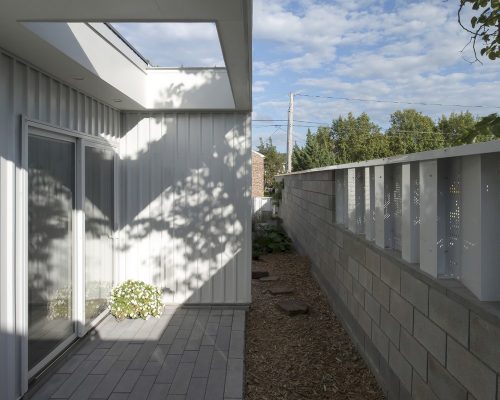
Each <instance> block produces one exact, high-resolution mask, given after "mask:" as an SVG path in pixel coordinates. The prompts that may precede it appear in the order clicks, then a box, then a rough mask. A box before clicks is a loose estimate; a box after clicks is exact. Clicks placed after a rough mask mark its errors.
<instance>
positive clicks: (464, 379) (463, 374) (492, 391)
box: [446, 337, 497, 400]
mask: <svg viewBox="0 0 500 400" xmlns="http://www.w3.org/2000/svg"><path fill="white" fill-rule="evenodd" d="M446 368H447V369H448V370H449V371H450V372H451V374H452V375H453V376H455V378H457V379H458V381H459V382H460V383H461V384H462V385H464V386H465V387H466V388H467V390H469V391H470V392H471V393H472V394H473V395H474V396H475V397H477V398H478V399H484V400H495V396H496V385H497V382H496V380H497V377H496V374H495V372H494V371H493V370H491V369H489V368H488V367H487V366H485V365H484V364H483V363H482V362H481V361H479V360H478V359H477V358H476V357H474V356H473V355H472V354H471V353H470V352H468V351H467V350H466V349H465V348H463V347H462V346H461V345H460V344H458V343H457V342H456V341H455V340H453V339H452V338H450V337H448V346H447V352H446Z"/></svg>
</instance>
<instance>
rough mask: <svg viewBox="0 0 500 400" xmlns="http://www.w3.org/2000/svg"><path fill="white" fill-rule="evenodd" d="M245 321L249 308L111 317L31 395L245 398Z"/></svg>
mask: <svg viewBox="0 0 500 400" xmlns="http://www.w3.org/2000/svg"><path fill="white" fill-rule="evenodd" d="M244 321H245V311H244V310H238V309H220V308H174V307H166V308H165V311H164V313H163V315H162V316H161V318H151V319H149V320H147V321H143V320H125V321H121V322H118V321H116V320H115V319H114V318H113V317H108V318H107V319H106V320H105V321H104V322H103V323H101V324H100V325H99V326H98V327H97V328H96V330H95V334H93V335H90V336H89V337H87V338H86V339H84V342H83V343H82V344H81V345H80V346H79V347H77V348H76V349H74V350H72V351H70V354H69V355H68V356H67V358H66V360H65V361H64V362H63V364H62V366H60V367H59V368H58V370H57V371H55V372H54V373H53V374H52V375H51V376H50V377H49V378H48V379H47V380H46V382H45V383H44V384H43V385H41V386H39V387H38V388H37V390H36V391H31V392H30V393H28V398H30V399H35V400H46V399H56V398H57V399H120V400H121V399H127V400H133V399H134V400H135V399H143V400H159V399H162V400H163V399H165V400H166V399H179V400H187V399H197V400H198V399H199V400H202V399H207V400H219V399H220V400H229V399H231V400H238V399H242V398H243V377H244V367H243V366H244V363H243V359H244V334H245V333H244V329H245V323H244Z"/></svg>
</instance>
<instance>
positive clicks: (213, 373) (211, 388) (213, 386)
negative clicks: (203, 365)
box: [205, 369, 226, 400]
mask: <svg viewBox="0 0 500 400" xmlns="http://www.w3.org/2000/svg"><path fill="white" fill-rule="evenodd" d="M225 382H226V370H223V369H220V370H215V369H212V370H210V375H209V376H208V381H207V389H206V390H205V399H210V400H222V399H223V398H224V385H225Z"/></svg>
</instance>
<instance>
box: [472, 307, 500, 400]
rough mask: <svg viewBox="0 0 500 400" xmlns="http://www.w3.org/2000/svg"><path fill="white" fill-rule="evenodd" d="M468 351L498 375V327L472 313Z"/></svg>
mask: <svg viewBox="0 0 500 400" xmlns="http://www.w3.org/2000/svg"><path fill="white" fill-rule="evenodd" d="M470 350H471V352H472V353H474V354H475V355H476V356H477V357H478V358H480V359H481V360H483V361H484V362H485V363H486V364H488V365H489V366H490V367H491V368H493V369H494V370H495V371H496V372H497V373H499V374H500V327H498V326H496V325H493V324H491V323H489V322H488V321H485V320H484V319H482V318H481V317H479V316H478V315H477V314H474V313H471V314H470ZM499 391H500V389H499Z"/></svg>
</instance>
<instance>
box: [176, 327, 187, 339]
mask: <svg viewBox="0 0 500 400" xmlns="http://www.w3.org/2000/svg"><path fill="white" fill-rule="evenodd" d="M189 336H191V329H179V330H178V331H177V335H176V336H175V338H176V339H188V338H189Z"/></svg>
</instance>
